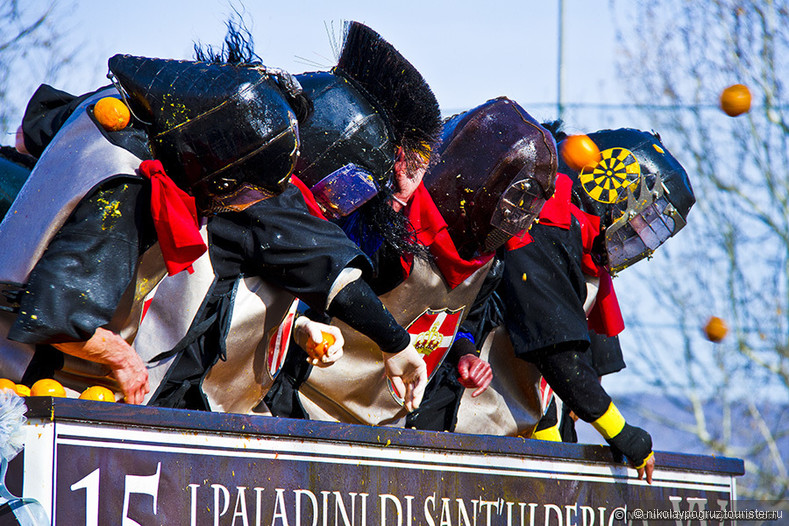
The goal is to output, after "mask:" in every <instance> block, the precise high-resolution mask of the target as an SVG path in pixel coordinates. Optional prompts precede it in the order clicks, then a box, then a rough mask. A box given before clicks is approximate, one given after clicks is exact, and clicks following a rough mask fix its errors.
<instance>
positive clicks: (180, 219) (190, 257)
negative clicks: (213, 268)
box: [139, 160, 208, 275]
mask: <svg viewBox="0 0 789 526" xmlns="http://www.w3.org/2000/svg"><path fill="white" fill-rule="evenodd" d="M139 172H140V174H141V175H143V176H144V177H146V178H148V179H150V181H151V216H152V217H153V224H154V227H155V228H156V235H157V236H158V238H159V246H160V247H161V249H162V256H164V263H165V265H166V266H167V272H168V273H169V274H170V275H173V274H177V273H179V272H181V271H182V270H187V271H189V273H190V274H191V273H192V272H194V269H193V268H192V263H194V262H195V261H196V260H197V258H199V257H200V256H202V255H203V254H204V253H205V251H206V250H208V247H206V244H205V242H204V241H203V237H202V236H201V235H200V226H199V223H198V220H197V207H196V206H195V200H194V197H192V196H190V195H188V194H187V193H186V192H184V191H183V190H181V189H180V188H178V187H177V186H176V185H175V183H174V182H173V180H172V179H170V178H169V177H168V176H167V174H166V173H165V172H164V167H163V166H162V163H161V162H160V161H156V160H154V161H143V162H142V164H140V169H139Z"/></svg>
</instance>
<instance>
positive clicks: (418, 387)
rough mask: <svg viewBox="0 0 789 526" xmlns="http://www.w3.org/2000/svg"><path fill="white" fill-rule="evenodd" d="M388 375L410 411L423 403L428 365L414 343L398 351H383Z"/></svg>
mask: <svg viewBox="0 0 789 526" xmlns="http://www.w3.org/2000/svg"><path fill="white" fill-rule="evenodd" d="M382 354H383V356H384V369H385V370H386V376H387V377H388V378H389V380H390V381H391V382H392V385H393V386H394V388H395V390H396V391H397V392H398V393H399V394H400V395H402V397H403V404H404V405H405V408H406V410H407V411H408V412H409V413H410V412H411V411H413V410H414V409H417V408H418V407H419V404H421V403H422V397H423V396H424V394H425V387H426V386H427V365H425V361H424V360H423V359H422V356H421V355H420V354H419V353H418V352H417V350H416V349H415V348H414V346H413V345H410V344H409V345H408V347H406V348H405V349H403V350H402V351H400V352H397V353H386V352H385V353H382Z"/></svg>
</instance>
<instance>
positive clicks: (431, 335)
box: [388, 307, 465, 404]
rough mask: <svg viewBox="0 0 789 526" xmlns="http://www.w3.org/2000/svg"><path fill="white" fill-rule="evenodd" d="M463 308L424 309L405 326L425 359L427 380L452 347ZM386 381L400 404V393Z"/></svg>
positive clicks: (412, 341) (401, 398)
mask: <svg viewBox="0 0 789 526" xmlns="http://www.w3.org/2000/svg"><path fill="white" fill-rule="evenodd" d="M464 308H465V307H461V308H459V309H456V310H450V309H442V310H433V309H425V310H424V311H423V312H422V314H420V315H419V316H417V317H416V319H415V320H414V321H412V322H411V323H410V324H409V325H408V326H407V327H406V330H407V331H408V334H410V335H411V343H412V344H413V346H414V347H415V348H416V350H417V352H419V354H421V355H422V358H423V359H424V360H425V364H426V365H427V379H428V381H430V380H431V379H432V378H433V375H434V374H435V373H436V371H437V370H438V368H439V366H440V365H441V362H443V361H444V358H446V356H447V353H448V352H449V348H450V347H452V342H453V341H455V334H457V331H458V328H459V327H460V320H461V318H462V316H463V310H464ZM388 383H389V391H390V392H391V393H392V396H394V398H395V400H397V402H398V403H400V404H402V403H403V397H402V394H401V393H398V392H397V390H396V389H395V388H394V386H393V385H392V383H391V382H388Z"/></svg>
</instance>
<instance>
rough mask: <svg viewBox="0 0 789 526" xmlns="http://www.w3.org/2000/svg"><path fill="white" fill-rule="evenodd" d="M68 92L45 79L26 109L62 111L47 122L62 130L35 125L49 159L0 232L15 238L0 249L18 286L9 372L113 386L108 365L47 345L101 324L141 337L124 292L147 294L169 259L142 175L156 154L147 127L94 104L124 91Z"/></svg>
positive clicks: (82, 336)
mask: <svg viewBox="0 0 789 526" xmlns="http://www.w3.org/2000/svg"><path fill="white" fill-rule="evenodd" d="M53 93H54V95H53ZM64 97H65V95H64V94H63V92H56V91H55V90H51V88H48V87H46V86H42V87H41V88H39V90H38V91H37V92H36V95H35V96H34V98H33V100H32V101H31V103H30V105H29V106H28V112H27V114H26V116H30V115H31V114H42V113H48V112H51V111H56V112H58V113H59V114H60V116H59V118H58V119H57V124H56V125H54V126H52V127H50V126H47V127H46V128H47V130H54V131H56V132H57V135H55V136H54V137H52V136H49V135H48V133H49V131H46V132H41V134H42V135H43V136H45V137H46V138H42V137H39V136H38V134H36V135H33V134H32V130H30V129H29V128H26V130H28V131H31V134H30V135H28V136H27V137H26V143H27V144H28V145H30V147H31V151H35V152H36V154H38V155H40V158H39V159H38V162H37V163H36V166H35V168H34V169H33V171H32V173H31V174H30V176H29V178H28V179H27V181H26V183H25V185H24V186H23V187H22V189H21V190H20V192H19V195H18V196H17V197H16V199H15V201H14V203H13V205H12V207H11V209H10V211H9V213H8V215H7V217H6V218H5V219H4V221H3V223H2V224H0V241H1V242H2V243H3V245H4V246H15V247H16V249H15V250H13V251H10V250H9V251H5V252H3V254H2V256H0V280H2V281H3V282H5V283H6V285H5V287H4V288H11V289H14V290H18V291H19V292H17V293H16V294H13V293H10V294H9V295H6V296H5V297H4V299H5V301H6V302H7V303H6V306H8V307H9V308H11V309H13V311H14V312H18V314H12V313H11V312H3V313H2V315H0V326H2V335H3V337H2V339H0V346H2V353H1V354H2V362H0V373H1V374H2V375H3V376H6V377H8V378H11V379H14V380H15V381H17V382H22V381H24V382H25V383H28V384H29V383H31V382H32V381H35V380H36V379H38V378H40V377H51V376H54V377H55V378H56V379H59V380H61V381H62V383H64V385H65V386H66V387H69V388H73V389H75V390H78V391H79V390H81V389H82V388H84V387H86V386H87V385H89V384H93V383H102V382H109V383H110V385H112V380H111V379H110V378H109V377H106V375H108V373H109V369H107V368H106V367H104V366H103V365H99V364H96V363H90V362H87V361H84V360H79V359H72V357H70V356H63V355H62V354H61V353H59V352H57V351H54V350H53V349H51V348H49V347H48V346H47V345H48V344H51V343H58V342H75V341H85V340H88V339H89V338H90V337H91V336H92V335H93V334H94V331H95V330H96V329H97V328H98V327H111V328H112V330H114V331H115V332H117V333H123V335H124V337H126V338H131V337H133V333H134V331H135V330H136V323H135V322H134V321H132V320H133V319H134V318H136V317H138V316H139V310H138V308H137V307H136V306H134V305H133V302H132V301H126V300H124V298H126V299H130V298H133V297H134V296H135V295H138V294H142V295H144V294H145V292H144V290H145V288H146V287H148V286H150V284H151V283H155V282H156V281H157V280H158V279H159V278H160V277H161V275H162V274H163V272H164V268H163V264H162V262H161V254H160V253H158V247H155V246H154V245H155V242H156V235H155V232H154V229H153V226H152V223H151V220H150V204H149V202H150V201H149V198H146V196H147V195H149V194H150V190H149V189H148V187H147V183H146V182H145V181H144V180H143V178H142V177H140V176H139V175H137V174H136V169H137V167H138V166H139V165H140V162H141V161H142V160H143V159H146V158H149V157H150V152H149V150H148V148H147V138H146V136H145V132H144V130H142V129H141V128H140V127H138V126H130V127H127V128H126V129H124V130H120V131H114V132H111V131H107V130H105V129H103V128H102V126H101V125H100V124H99V123H98V122H97V121H96V119H95V118H94V116H93V114H92V109H93V107H94V105H95V104H96V102H97V101H98V100H100V99H102V98H104V97H118V95H117V92H116V91H115V90H114V89H111V88H106V89H102V90H99V91H98V92H95V93H92V94H88V95H87V96H84V97H80V98H76V97H70V99H69V102H68V103H67V102H66V100H67V99H68V98H64ZM55 99H56V100H57V103H54V102H53V100H55ZM64 105H65V106H68V110H67V111H66V112H65V114H61V112H60V109H62V108H63V107H64ZM36 123H37V122H36V121H35V120H34V119H33V123H32V124H36ZM26 124H27V122H26ZM36 129H37V130H38V129H40V127H39V128H36ZM26 133H27V132H26ZM34 146H35V148H34ZM65 181H67V182H68V184H64V182H65ZM45 251H46V252H45ZM157 253H158V255H157ZM146 254H147V256H146ZM143 260H145V261H143ZM157 260H158V263H157V262H156V261H157ZM102 261H104V264H102V263H101V262H102ZM108 262H112V263H108ZM160 269H161V270H160ZM20 305H21V306H20ZM135 313H136V314H135ZM8 331H10V338H11V339H6V338H5V336H6V334H7V333H8ZM35 346H38V347H35ZM36 349H38V351H36ZM34 357H35V359H34ZM31 360H32V362H31ZM105 377H106V378H105Z"/></svg>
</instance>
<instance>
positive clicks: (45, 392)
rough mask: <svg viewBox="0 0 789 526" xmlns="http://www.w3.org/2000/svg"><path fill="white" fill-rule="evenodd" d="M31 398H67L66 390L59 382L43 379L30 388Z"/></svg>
mask: <svg viewBox="0 0 789 526" xmlns="http://www.w3.org/2000/svg"><path fill="white" fill-rule="evenodd" d="M30 396H59V397H61V398H65V397H66V390H65V389H64V388H63V386H62V385H60V382H58V381H57V380H52V379H51V378H42V379H41V380H39V381H37V382H36V383H34V384H33V387H31V388H30Z"/></svg>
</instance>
